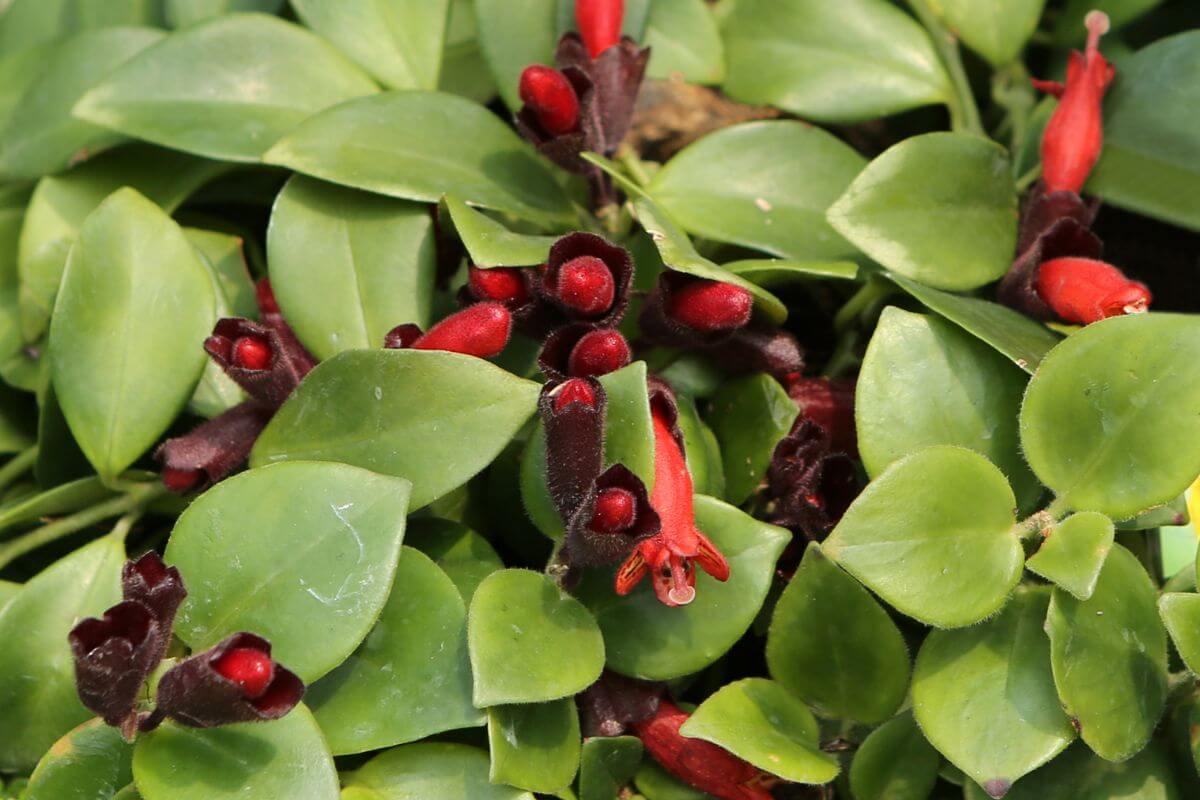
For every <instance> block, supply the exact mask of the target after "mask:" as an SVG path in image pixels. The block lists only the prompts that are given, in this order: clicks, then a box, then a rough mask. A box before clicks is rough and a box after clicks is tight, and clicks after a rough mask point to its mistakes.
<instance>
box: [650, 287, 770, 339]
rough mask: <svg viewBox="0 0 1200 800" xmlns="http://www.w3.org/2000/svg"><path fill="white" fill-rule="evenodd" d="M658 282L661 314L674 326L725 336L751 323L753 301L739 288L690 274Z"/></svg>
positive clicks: (749, 295) (748, 294) (747, 293)
mask: <svg viewBox="0 0 1200 800" xmlns="http://www.w3.org/2000/svg"><path fill="white" fill-rule="evenodd" d="M666 278H667V276H664V280H661V281H660V283H659V292H660V295H661V300H660V301H661V304H662V312H663V314H664V315H665V317H666V319H667V320H668V321H670V322H671V323H674V324H675V325H680V326H683V327H684V328H686V329H688V330H691V331H697V332H699V333H704V334H709V333H727V332H729V331H734V330H737V329H738V328H743V327H745V326H746V324H747V323H748V322H750V315H751V312H753V310H754V298H753V296H751V294H750V292H748V291H746V290H745V289H743V288H742V287H740V286H734V285H733V284H731V283H722V282H721V281H710V280H705V279H704V278H695V277H692V276H690V275H682V274H673V275H671V276H670V279H669V280H668V279H666Z"/></svg>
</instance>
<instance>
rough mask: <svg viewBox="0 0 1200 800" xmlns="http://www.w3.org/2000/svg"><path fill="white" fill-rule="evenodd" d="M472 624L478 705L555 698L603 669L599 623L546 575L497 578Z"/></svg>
mask: <svg viewBox="0 0 1200 800" xmlns="http://www.w3.org/2000/svg"><path fill="white" fill-rule="evenodd" d="M467 619H468V621H467V640H468V642H469V643H470V651H471V667H472V669H473V670H474V674H475V705H476V706H479V707H480V708H482V707H485V706H496V705H504V704H512V703H541V702H545V701H548V700H558V699H561V698H563V697H567V696H569V695H573V694H576V693H578V692H582V691H583V690H584V689H586V688H587V687H588V686H591V685H592V683H593V682H594V681H595V680H596V679H597V678H599V677H600V670H601V669H603V667H604V641H603V639H602V638H601V636H600V630H599V629H598V628H597V627H596V620H595V619H593V618H592V615H591V614H589V613H588V610H587V609H586V608H584V607H583V606H582V605H581V604H580V603H579V601H578V600H576V599H575V598H573V597H571V596H570V595H567V594H565V593H563V591H562V590H561V589H559V588H558V586H556V585H555V584H554V582H553V581H552V580H551V579H550V578H548V577H547V576H545V575H541V574H539V573H536V572H530V571H528V570H521V569H506V570H501V571H499V572H494V573H492V574H491V575H489V576H488V577H487V578H486V579H485V580H484V581H483V583H481V584H480V585H479V588H478V589H477V590H476V592H475V597H474V598H472V600H471V609H470V613H469V615H468V618H467Z"/></svg>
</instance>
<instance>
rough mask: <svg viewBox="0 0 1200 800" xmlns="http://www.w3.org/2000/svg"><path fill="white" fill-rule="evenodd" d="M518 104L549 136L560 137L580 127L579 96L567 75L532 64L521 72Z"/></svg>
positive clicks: (550, 68) (551, 68)
mask: <svg viewBox="0 0 1200 800" xmlns="http://www.w3.org/2000/svg"><path fill="white" fill-rule="evenodd" d="M519 91H520V94H521V102H522V103H524V104H525V107H526V108H528V109H530V110H531V111H532V112H533V114H534V116H535V117H536V118H537V121H538V123H539V124H540V125H541V126H542V128H543V129H544V130H545V131H546V133H548V134H550V135H551V136H562V135H563V134H567V133H570V132H571V131H574V130H577V129H578V128H579V95H577V94H576V93H575V87H574V86H572V85H571V82H570V81H569V80H567V76H566V75H564V74H562V73H561V72H559V71H558V70H556V69H554V68H553V67H544V66H542V65H541V64H534V65H532V66H529V67H526V68H525V71H524V72H522V73H521V83H520V86H519Z"/></svg>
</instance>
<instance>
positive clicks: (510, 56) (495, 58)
mask: <svg viewBox="0 0 1200 800" xmlns="http://www.w3.org/2000/svg"><path fill="white" fill-rule="evenodd" d="M474 6H475V18H476V21H477V23H478V35H479V46H480V49H481V50H482V51H483V57H484V59H485V60H486V61H487V64H488V67H490V69H491V72H492V78H493V80H495V82H496V88H497V89H499V90H500V97H501V98H503V99H504V102H505V104H506V105H507V106H508V107H509V108H510V109H514V110H515V109H519V108H520V107H521V98H520V95H519V94H518V92H517V84H518V83H519V82H520V79H521V72H522V71H523V70H524V69H525V68H526V67H528V66H529V65H530V64H547V65H549V64H553V63H554V46H555V45H556V44H557V43H558V35H559V34H558V0H523V1H522V2H521V3H513V2H512V0H474Z"/></svg>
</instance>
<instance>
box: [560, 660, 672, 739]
mask: <svg viewBox="0 0 1200 800" xmlns="http://www.w3.org/2000/svg"><path fill="white" fill-rule="evenodd" d="M666 691H667V687H666V684H662V683H652V682H650V681H639V680H636V679H634V678H626V677H625V676H624V675H618V674H617V673H615V672H610V671H609V670H605V671H604V672H603V674H601V676H600V679H599V680H597V681H596V682H595V683H593V684H592V685H591V686H589V687H588V688H587V689H585V690H584V691H583V692H582V693H580V694H579V695H578V696H577V697H576V698H575V702H576V704H577V705H578V706H579V717H580V724H581V726H582V728H583V735H584V737H592V736H620V735H621V734H623V733H625V732H626V731H628V730H629V726H630V725H633V724H634V723H637V722H642V721H644V720H647V719H649V718H650V717H652V716H654V712H656V711H657V710H658V704H659V701H660V700H661V699H662V698H663V696H664V695H665V694H666Z"/></svg>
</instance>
